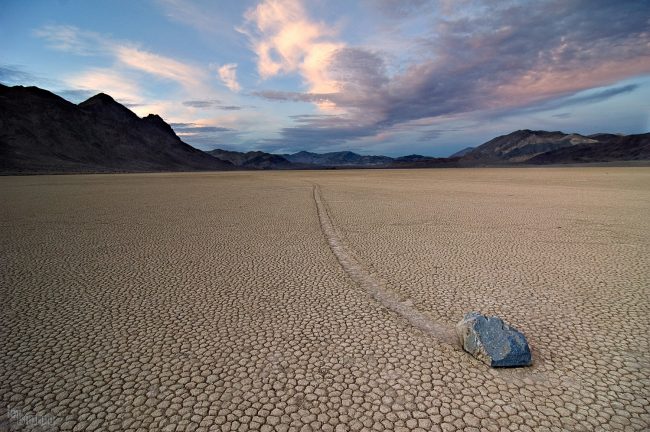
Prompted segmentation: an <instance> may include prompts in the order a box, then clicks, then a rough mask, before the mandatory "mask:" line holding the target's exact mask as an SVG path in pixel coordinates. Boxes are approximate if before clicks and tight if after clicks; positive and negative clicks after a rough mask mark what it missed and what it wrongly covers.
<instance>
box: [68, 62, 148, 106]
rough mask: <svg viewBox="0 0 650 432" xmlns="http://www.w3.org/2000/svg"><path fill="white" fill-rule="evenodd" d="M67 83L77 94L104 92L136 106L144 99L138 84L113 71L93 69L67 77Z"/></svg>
mask: <svg viewBox="0 0 650 432" xmlns="http://www.w3.org/2000/svg"><path fill="white" fill-rule="evenodd" d="M65 83H66V84H67V85H68V86H70V87H72V88H75V90H76V91H77V92H87V93H91V94H95V93H99V92H103V93H107V94H110V95H111V96H112V97H113V98H115V100H117V101H119V102H122V103H129V104H136V103H139V102H141V101H142V100H143V99H144V98H143V95H142V91H141V89H140V86H139V85H138V84H137V82H135V81H134V80H132V79H130V78H129V77H127V76H125V75H124V74H122V73H120V72H118V71H115V70H113V69H103V68H91V69H88V70H85V71H83V72H79V73H77V74H74V75H71V76H69V77H67V78H66V79H65Z"/></svg>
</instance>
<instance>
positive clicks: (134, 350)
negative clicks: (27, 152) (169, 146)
mask: <svg viewBox="0 0 650 432" xmlns="http://www.w3.org/2000/svg"><path fill="white" fill-rule="evenodd" d="M314 184H317V185H318V189H319V194H320V199H321V201H322V203H323V206H324V207H326V208H327V217H328V219H329V220H330V223H331V225H332V230H333V231H332V232H334V233H336V236H337V238H338V241H339V243H340V246H341V247H342V248H343V250H344V251H345V252H346V253H347V254H348V256H349V257H351V258H352V259H353V260H354V262H356V263H357V265H358V266H359V267H358V268H360V269H363V271H364V274H365V275H366V276H370V277H372V278H373V280H375V281H380V282H381V284H383V285H382V286H383V288H384V289H386V290H389V291H390V293H393V294H394V296H395V298H396V299H397V300H399V302H400V303H399V304H402V305H405V307H406V308H407V309H410V310H414V311H418V312H419V313H421V314H423V316H425V317H426V318H427V319H428V320H431V322H435V323H438V324H439V326H440V328H443V329H444V328H450V327H452V326H453V325H454V324H455V323H456V322H457V321H458V320H459V319H460V317H461V316H462V314H463V313H464V312H467V311H469V310H479V311H481V312H482V313H488V314H498V315H500V316H502V317H503V318H505V319H506V320H507V321H509V322H510V323H511V324H513V325H514V326H515V327H517V328H519V329H520V330H522V331H523V332H524V333H525V334H526V336H527V337H528V339H529V341H530V343H531V346H532V348H533V356H534V361H535V365H534V366H533V367H532V368H527V369H517V370H494V369H490V368H488V367H487V366H485V365H483V364H482V363H479V362H478V361H476V360H474V359H473V358H471V357H470V356H469V355H467V354H466V353H464V352H462V350H461V349H460V348H459V347H458V346H456V345H455V344H453V343H450V342H449V341H448V340H446V339H445V338H444V337H442V338H438V337H435V334H434V335H433V336H432V335H431V334H430V333H428V332H427V331H426V329H424V330H425V331H422V329H421V328H420V327H418V326H417V325H413V322H412V321H409V319H407V318H408V317H407V318H405V317H404V316H402V315H401V314H400V313H399V310H398V311H395V309H391V308H390V307H386V305H385V304H384V303H382V302H381V301H378V300H381V299H376V298H375V297H373V295H372V293H371V292H369V291H368V290H367V289H365V288H364V286H363V283H359V280H355V278H354V276H353V275H351V274H350V269H347V271H346V269H345V268H343V267H342V266H341V262H340V257H337V255H336V254H335V253H333V251H332V249H331V241H330V240H331V239H330V238H329V237H328V236H327V230H326V229H325V226H321V218H319V212H318V206H317V203H316V202H315V199H314V190H313V185H314ZM0 198H1V199H2V201H3V202H4V203H6V204H5V205H4V206H2V208H1V209H0V223H1V225H2V230H0V248H1V249H0V293H1V295H2V303H3V307H2V310H1V312H0V314H1V315H0V319H1V322H0V324H1V325H0V340H1V341H2V349H1V350H0V400H1V404H2V405H0V414H1V415H2V418H0V430H3V429H2V428H3V427H4V428H5V429H8V430H77V431H93V430H98V431H99V430H101V431H104V430H109V431H111V430H113V431H122V430H128V431H143V430H170V431H172V430H174V431H175V430H179V431H181V430H183V431H185V430H187V431H192V430H200V431H208V430H216V431H219V430H263V431H273V430H279V431H283V430H296V431H300V430H303V431H308V430H313V431H319V430H325V431H327V430H377V431H381V430H386V431H388V430H402V431H430V430H466V431H480V430H486V431H501V430H503V431H506V430H512V431H515V430H535V431H537V430H551V431H553V430H555V431H560V430H576V431H579V430H616V431H618V430H646V429H648V427H649V425H650V405H649V399H650V390H649V389H650V356H649V355H648V348H649V347H648V340H649V336H648V335H649V334H650V328H649V327H650V325H649V324H648V319H647V314H648V311H649V310H650V307H649V306H650V293H649V284H648V280H649V275H650V268H649V267H650V263H649V259H648V256H650V234H648V233H650V219H649V218H648V217H647V215H648V214H650V171H649V170H648V169H645V168H638V169H636V168H623V169H614V168H607V169H601V168H586V169H585V168H582V169H572V168H565V169H549V168H544V169H503V170H491V169H481V170H410V171H397V170H395V171H365V170H364V171H342V172H260V173H209V174H207V173H206V174H144V175H93V176H85V175H78V176H54V177H46V176H40V177H5V178H0ZM351 276H352V277H351ZM366 288H367V287H366Z"/></svg>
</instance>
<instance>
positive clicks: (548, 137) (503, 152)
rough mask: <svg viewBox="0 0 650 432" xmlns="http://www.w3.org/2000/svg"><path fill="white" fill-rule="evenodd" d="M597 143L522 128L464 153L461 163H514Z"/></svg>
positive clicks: (575, 137)
mask: <svg viewBox="0 0 650 432" xmlns="http://www.w3.org/2000/svg"><path fill="white" fill-rule="evenodd" d="M598 142H599V141H597V140H595V139H593V138H588V137H585V136H582V135H578V134H565V133H563V132H547V131H531V130H528V129H525V130H518V131H515V132H512V133H510V134H508V135H502V136H499V137H496V138H494V139H492V140H490V141H488V142H486V143H485V144H482V145H480V146H478V147H476V148H475V149H474V150H472V151H470V152H468V153H466V154H465V155H464V156H462V158H461V160H462V161H463V162H466V163H469V164H472V163H480V164H485V163H490V164H496V163H518V162H524V161H526V160H528V159H530V158H532V157H535V156H537V155H538V154H542V153H546V152H549V151H553V150H557V149H560V148H564V147H571V146H574V145H578V144H594V143H598Z"/></svg>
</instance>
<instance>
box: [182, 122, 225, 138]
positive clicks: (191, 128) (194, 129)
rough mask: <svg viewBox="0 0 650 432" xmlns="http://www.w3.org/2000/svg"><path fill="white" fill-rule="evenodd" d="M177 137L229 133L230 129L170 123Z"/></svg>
mask: <svg viewBox="0 0 650 432" xmlns="http://www.w3.org/2000/svg"><path fill="white" fill-rule="evenodd" d="M170 126H171V127H172V128H173V129H174V130H175V131H176V132H177V133H178V134H179V135H183V134H185V135H188V134H196V133H198V132H203V133H204V132H230V131H232V129H230V128H225V127H220V126H202V125H199V124H196V123H170Z"/></svg>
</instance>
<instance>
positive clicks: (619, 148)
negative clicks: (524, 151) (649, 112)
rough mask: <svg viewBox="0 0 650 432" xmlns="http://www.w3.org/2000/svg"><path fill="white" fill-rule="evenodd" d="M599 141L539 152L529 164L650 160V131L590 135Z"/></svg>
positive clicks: (528, 161)
mask: <svg viewBox="0 0 650 432" xmlns="http://www.w3.org/2000/svg"><path fill="white" fill-rule="evenodd" d="M590 138H594V139H597V140H598V142H597V143H588V144H578V145H574V146H571V147H563V148H560V149H557V150H552V151H549V152H546V153H542V154H539V155H537V156H534V157H532V158H531V159H529V160H527V161H526V163H529V164H537V165H542V164H570V163H571V164H573V163H587V162H616V161H637V160H650V133H646V134H639V135H612V134H598V135H590Z"/></svg>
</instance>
